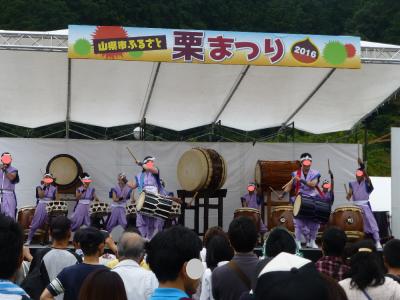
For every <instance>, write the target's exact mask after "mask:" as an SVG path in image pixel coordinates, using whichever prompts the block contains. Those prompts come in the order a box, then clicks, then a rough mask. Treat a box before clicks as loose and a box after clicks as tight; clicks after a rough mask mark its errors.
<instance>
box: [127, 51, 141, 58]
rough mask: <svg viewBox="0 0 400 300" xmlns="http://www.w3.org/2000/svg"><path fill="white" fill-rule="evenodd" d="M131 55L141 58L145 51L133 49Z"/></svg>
mask: <svg viewBox="0 0 400 300" xmlns="http://www.w3.org/2000/svg"><path fill="white" fill-rule="evenodd" d="M129 55H130V56H132V57H135V58H139V57H141V56H142V55H143V51H131V52H129Z"/></svg>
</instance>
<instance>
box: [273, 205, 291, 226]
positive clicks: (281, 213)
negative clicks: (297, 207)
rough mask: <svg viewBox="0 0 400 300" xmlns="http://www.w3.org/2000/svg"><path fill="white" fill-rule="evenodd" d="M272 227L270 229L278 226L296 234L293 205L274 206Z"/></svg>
mask: <svg viewBox="0 0 400 300" xmlns="http://www.w3.org/2000/svg"><path fill="white" fill-rule="evenodd" d="M270 222H271V226H270V228H271V229H272V228H274V227H277V226H283V227H286V229H287V230H289V231H291V232H294V223H293V206H291V205H282V206H273V207H272V209H271V219H270Z"/></svg>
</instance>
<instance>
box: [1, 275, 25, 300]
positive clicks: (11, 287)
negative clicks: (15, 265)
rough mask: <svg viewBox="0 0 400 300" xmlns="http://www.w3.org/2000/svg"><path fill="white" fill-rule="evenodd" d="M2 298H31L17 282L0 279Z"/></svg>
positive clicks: (8, 299)
mask: <svg viewBox="0 0 400 300" xmlns="http://www.w3.org/2000/svg"><path fill="white" fill-rule="evenodd" d="M0 299H2V300H29V299H30V298H29V296H28V294H27V293H26V292H25V291H24V290H23V289H22V288H20V287H19V286H18V285H16V284H15V283H12V282H11V281H9V280H2V279H0Z"/></svg>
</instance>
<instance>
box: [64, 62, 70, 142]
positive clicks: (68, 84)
mask: <svg viewBox="0 0 400 300" xmlns="http://www.w3.org/2000/svg"><path fill="white" fill-rule="evenodd" d="M70 120H71V59H70V58H68V82H67V116H66V118H65V138H66V139H69V131H70V128H69V125H70V124H69V123H70Z"/></svg>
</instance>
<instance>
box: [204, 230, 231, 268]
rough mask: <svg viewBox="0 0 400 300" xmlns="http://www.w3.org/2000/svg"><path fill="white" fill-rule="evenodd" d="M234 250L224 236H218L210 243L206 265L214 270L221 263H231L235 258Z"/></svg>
mask: <svg viewBox="0 0 400 300" xmlns="http://www.w3.org/2000/svg"><path fill="white" fill-rule="evenodd" d="M233 254H234V252H233V248H232V246H231V244H230V242H229V240H228V238H227V237H226V236H224V235H216V236H214V237H212V238H211V239H210V240H209V241H208V247H207V254H206V264H207V267H208V268H210V269H211V270H214V269H215V268H216V267H217V266H218V263H219V262H222V261H230V260H231V259H232V258H233Z"/></svg>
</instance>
